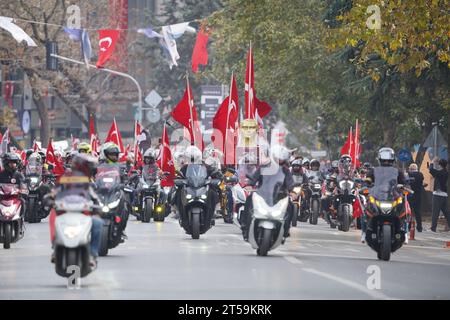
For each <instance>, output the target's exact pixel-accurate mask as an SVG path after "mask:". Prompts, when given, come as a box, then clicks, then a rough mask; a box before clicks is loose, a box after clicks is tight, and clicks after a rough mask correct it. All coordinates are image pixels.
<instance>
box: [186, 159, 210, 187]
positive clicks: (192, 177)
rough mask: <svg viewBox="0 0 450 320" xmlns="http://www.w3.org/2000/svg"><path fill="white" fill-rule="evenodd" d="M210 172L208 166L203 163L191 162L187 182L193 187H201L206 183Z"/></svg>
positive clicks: (187, 171) (187, 172)
mask: <svg viewBox="0 0 450 320" xmlns="http://www.w3.org/2000/svg"><path fill="white" fill-rule="evenodd" d="M207 177H208V172H207V171H206V167H205V166H204V165H201V164H190V165H188V167H187V170H186V178H187V184H188V186H190V187H193V188H199V187H202V186H204V185H205V184H206V178H207Z"/></svg>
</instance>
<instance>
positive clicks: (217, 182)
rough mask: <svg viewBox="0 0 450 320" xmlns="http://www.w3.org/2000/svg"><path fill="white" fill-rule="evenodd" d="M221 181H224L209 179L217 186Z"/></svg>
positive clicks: (210, 182)
mask: <svg viewBox="0 0 450 320" xmlns="http://www.w3.org/2000/svg"><path fill="white" fill-rule="evenodd" d="M221 182H222V181H221V180H220V179H211V180H210V181H209V184H212V185H215V186H217V185H219V184H220V183H221Z"/></svg>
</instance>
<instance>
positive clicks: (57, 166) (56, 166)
mask: <svg viewBox="0 0 450 320" xmlns="http://www.w3.org/2000/svg"><path fill="white" fill-rule="evenodd" d="M45 162H46V163H47V164H51V165H52V166H53V170H52V171H53V174H55V175H57V176H60V175H62V174H64V171H65V169H64V165H63V163H62V159H61V157H57V156H55V151H54V149H53V144H52V139H50V140H49V142H48V146H47V153H46V155H45Z"/></svg>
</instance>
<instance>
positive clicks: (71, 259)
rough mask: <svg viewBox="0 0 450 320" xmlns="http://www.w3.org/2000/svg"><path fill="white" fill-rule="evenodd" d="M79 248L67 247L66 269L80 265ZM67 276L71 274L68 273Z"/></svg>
mask: <svg viewBox="0 0 450 320" xmlns="http://www.w3.org/2000/svg"><path fill="white" fill-rule="evenodd" d="M77 251H78V250H77V249H67V251H66V270H67V268H68V267H70V266H78V252H77ZM67 276H70V274H68V275H67Z"/></svg>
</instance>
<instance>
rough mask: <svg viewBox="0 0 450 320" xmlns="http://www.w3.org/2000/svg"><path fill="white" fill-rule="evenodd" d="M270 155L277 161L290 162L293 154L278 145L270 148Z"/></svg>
mask: <svg viewBox="0 0 450 320" xmlns="http://www.w3.org/2000/svg"><path fill="white" fill-rule="evenodd" d="M270 155H271V156H272V158H273V159H274V160H275V161H288V160H289V158H290V156H291V152H290V151H289V149H288V148H286V147H285V146H283V145H281V144H276V145H274V146H272V147H271V148H270Z"/></svg>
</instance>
